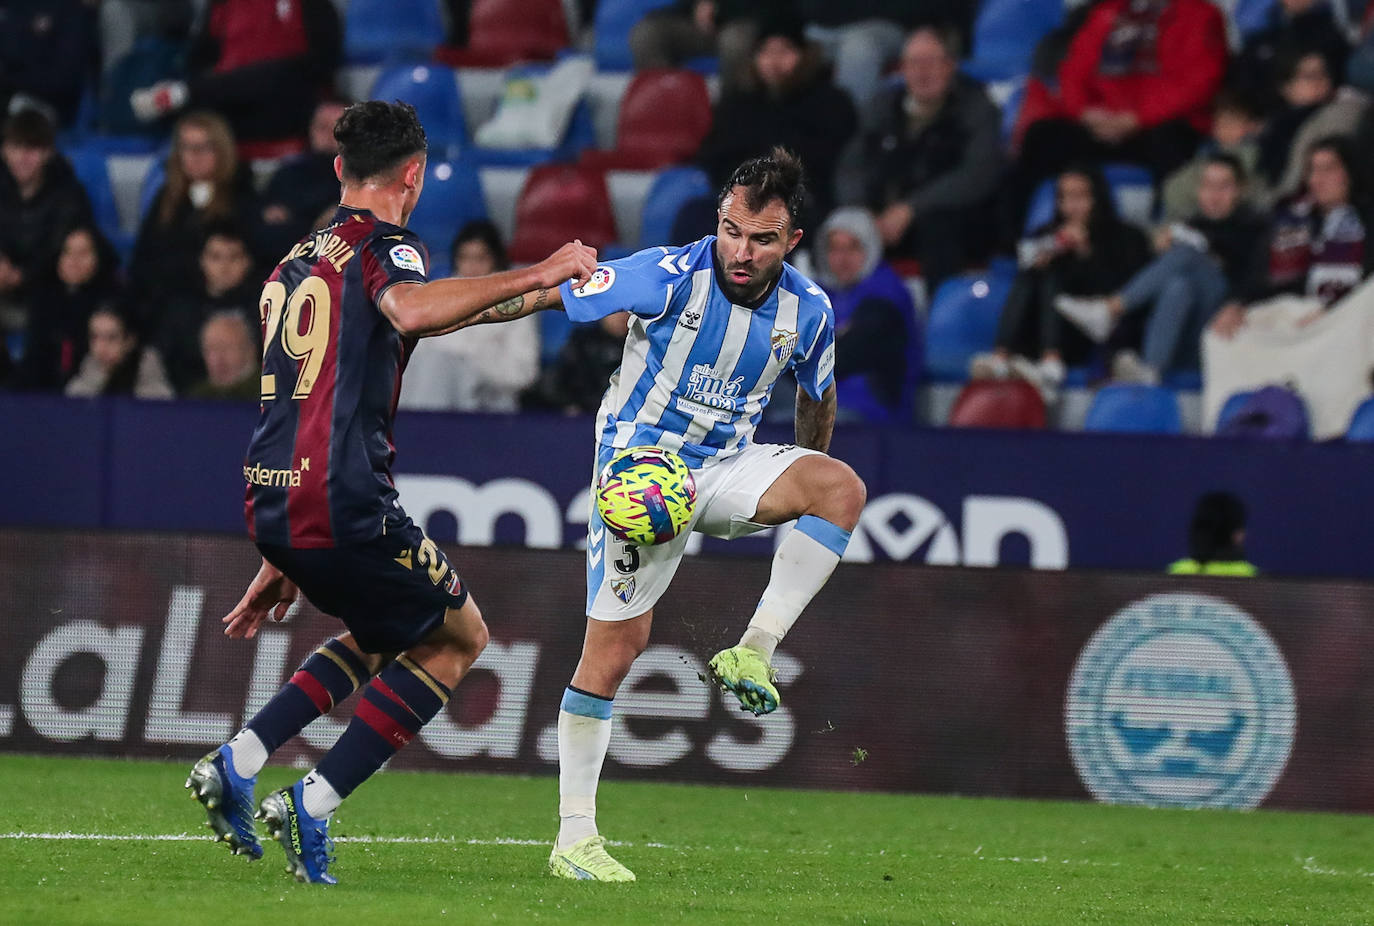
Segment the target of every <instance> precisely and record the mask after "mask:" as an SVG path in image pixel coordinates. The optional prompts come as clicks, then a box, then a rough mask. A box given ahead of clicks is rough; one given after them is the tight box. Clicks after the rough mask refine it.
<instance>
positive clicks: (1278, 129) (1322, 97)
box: [1259, 52, 1336, 185]
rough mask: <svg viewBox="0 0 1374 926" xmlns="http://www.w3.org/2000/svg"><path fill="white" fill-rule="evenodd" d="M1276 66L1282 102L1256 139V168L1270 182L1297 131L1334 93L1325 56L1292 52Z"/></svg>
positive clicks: (1281, 168) (1277, 176) (1284, 163)
mask: <svg viewBox="0 0 1374 926" xmlns="http://www.w3.org/2000/svg"><path fill="white" fill-rule="evenodd" d="M1278 68H1279V73H1280V74H1281V75H1282V83H1281V86H1280V88H1279V95H1280V100H1281V103H1280V105H1279V107H1278V108H1277V109H1276V111H1274V112H1272V113H1271V115H1270V117H1269V121H1268V122H1267V123H1266V124H1265V126H1264V131H1263V132H1261V133H1260V139H1259V143H1260V159H1259V170H1260V172H1261V173H1262V174H1263V175H1264V178H1265V180H1266V181H1267V182H1268V183H1269V184H1271V185H1274V184H1277V183H1278V182H1279V180H1280V179H1281V178H1282V176H1283V172H1284V168H1285V167H1286V166H1287V165H1288V157H1289V152H1290V151H1291V150H1292V148H1293V143H1294V140H1295V139H1296V138H1297V135H1298V132H1299V131H1300V130H1301V129H1302V128H1303V126H1304V124H1305V123H1306V122H1308V121H1309V120H1310V119H1312V118H1313V117H1314V116H1315V115H1316V114H1317V112H1318V110H1320V109H1321V108H1322V107H1324V106H1325V105H1326V104H1327V103H1329V102H1330V101H1331V98H1332V96H1333V95H1334V94H1335V92H1336V85H1335V84H1334V83H1333V82H1332V80H1331V74H1330V72H1329V71H1328V70H1327V66H1326V59H1325V58H1323V57H1322V56H1321V55H1320V54H1318V53H1317V52H1294V53H1293V54H1292V55H1289V56H1286V58H1285V60H1284V61H1283V62H1281V63H1280V64H1279V66H1278Z"/></svg>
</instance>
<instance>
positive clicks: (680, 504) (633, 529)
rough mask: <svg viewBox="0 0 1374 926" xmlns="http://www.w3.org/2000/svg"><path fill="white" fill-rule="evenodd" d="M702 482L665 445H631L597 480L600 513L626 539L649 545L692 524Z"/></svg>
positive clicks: (597, 503) (668, 537) (668, 538)
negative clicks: (699, 485) (698, 490)
mask: <svg viewBox="0 0 1374 926" xmlns="http://www.w3.org/2000/svg"><path fill="white" fill-rule="evenodd" d="M696 503H697V483H696V480H695V479H693V478H692V471H691V470H690V469H688V468H687V464H686V463H684V462H682V458H681V457H680V456H678V455H677V454H675V453H673V452H672V451H670V450H664V449H663V448H661V447H631V448H629V449H628V450H622V451H620V452H619V453H617V454H616V455H615V456H614V457H612V458H611V462H609V463H607V464H606V468H605V469H603V470H602V471H601V478H599V479H598V480H597V481H596V513H597V514H599V515H601V520H602V521H605V522H606V526H607V527H608V528H610V531H611V533H612V534H615V535H616V536H617V537H619V538H620V539H621V540H624V541H627V542H629V543H633V544H637V545H638V546H642V547H647V546H653V545H654V544H658V543H667V542H668V541H670V540H672V539H673V538H674V537H676V536H677V535H678V534H680V533H682V531H683V529H684V528H686V527H687V523H688V522H689V521H691V520H692V511H693V509H695V508H696Z"/></svg>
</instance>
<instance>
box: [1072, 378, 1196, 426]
mask: <svg viewBox="0 0 1374 926" xmlns="http://www.w3.org/2000/svg"><path fill="white" fill-rule="evenodd" d="M1083 429H1084V430H1085V431H1115V432H1118V433H1133V434H1179V433H1182V431H1183V419H1182V417H1181V416H1180V415H1179V411H1178V398H1177V397H1176V396H1175V395H1174V393H1173V391H1172V390H1170V389H1166V388H1164V387H1163V386H1144V385H1141V384H1139V383H1113V384H1111V385H1109V386H1103V387H1102V388H1101V389H1099V390H1098V391H1097V395H1095V396H1093V402H1092V405H1090V406H1089V407H1088V416H1087V418H1086V419H1084V421H1083Z"/></svg>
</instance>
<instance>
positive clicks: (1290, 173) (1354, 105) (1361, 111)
mask: <svg viewBox="0 0 1374 926" xmlns="http://www.w3.org/2000/svg"><path fill="white" fill-rule="evenodd" d="M1369 111H1370V98H1369V95H1368V94H1366V93H1365V92H1364V91H1362V90H1356V89H1355V88H1354V87H1337V88H1336V90H1335V93H1334V94H1332V95H1331V97H1330V99H1329V100H1328V102H1327V103H1326V105H1324V106H1322V107H1320V108H1318V109H1317V111H1316V112H1314V113H1313V114H1312V115H1311V116H1310V117H1309V118H1308V119H1306V120H1304V121H1303V123H1302V127H1301V128H1300V129H1298V131H1297V134H1296V135H1295V136H1294V137H1293V141H1292V143H1291V144H1290V145H1289V147H1288V160H1287V162H1286V164H1285V165H1284V167H1283V175H1282V177H1280V179H1279V181H1278V184H1277V186H1276V187H1275V188H1274V199H1283V198H1286V197H1289V196H1295V195H1297V194H1298V193H1300V192H1302V188H1303V184H1304V183H1305V182H1306V176H1307V159H1308V156H1309V155H1310V154H1311V153H1312V148H1313V146H1314V145H1316V144H1317V143H1318V142H1320V141H1323V140H1325V139H1328V138H1348V139H1354V137H1355V135H1356V134H1357V133H1358V132H1359V128H1360V123H1361V122H1362V121H1363V120H1364V118H1365V114H1366V113H1368V112H1369ZM1352 147H1353V150H1355V151H1367V150H1369V149H1368V148H1364V147H1360V146H1359V145H1358V143H1355V142H1353V141H1352ZM1365 160H1368V159H1365ZM1362 188H1363V189H1370V188H1371V187H1370V186H1368V185H1362Z"/></svg>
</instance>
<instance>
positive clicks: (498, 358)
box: [401, 219, 539, 412]
mask: <svg viewBox="0 0 1374 926" xmlns="http://www.w3.org/2000/svg"><path fill="white" fill-rule="evenodd" d="M452 257H453V269H454V276H458V277H478V276H486V275H487V274H489V273H497V272H499V271H502V270H506V269H508V268H509V267H510V262H509V261H508V260H507V259H506V248H505V245H504V244H502V242H501V233H500V232H498V231H497V230H496V226H495V225H493V224H491V223H490V222H488V221H486V220H485V219H482V220H478V221H474V222H469V223H468V224H467V225H464V226H463V228H462V229H461V230H460V231H459V232H458V237H457V238H455V239H454V241H453V255H452ZM538 377H539V319H538V318H537V317H526V318H519V319H516V320H515V321H513V322H507V323H505V324H502V325H476V326H474V327H471V328H464V329H463V330H462V331H454V332H452V333H450V334H446V335H441V336H439V337H437V338H425V339H424V340H422V341H421V342H420V343H419V344H418V345H417V346H416V348H415V351H414V353H412V354H411V355H410V362H409V363H408V364H407V365H406V375H405V381H404V383H403V385H402V387H401V407H402V408H416V409H429V410H431V411H469V412H514V411H518V410H519V408H520V393H521V391H523V390H524V389H526V388H528V387H529V386H531V385H533V383H534V381H535V380H536V379H538Z"/></svg>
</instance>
